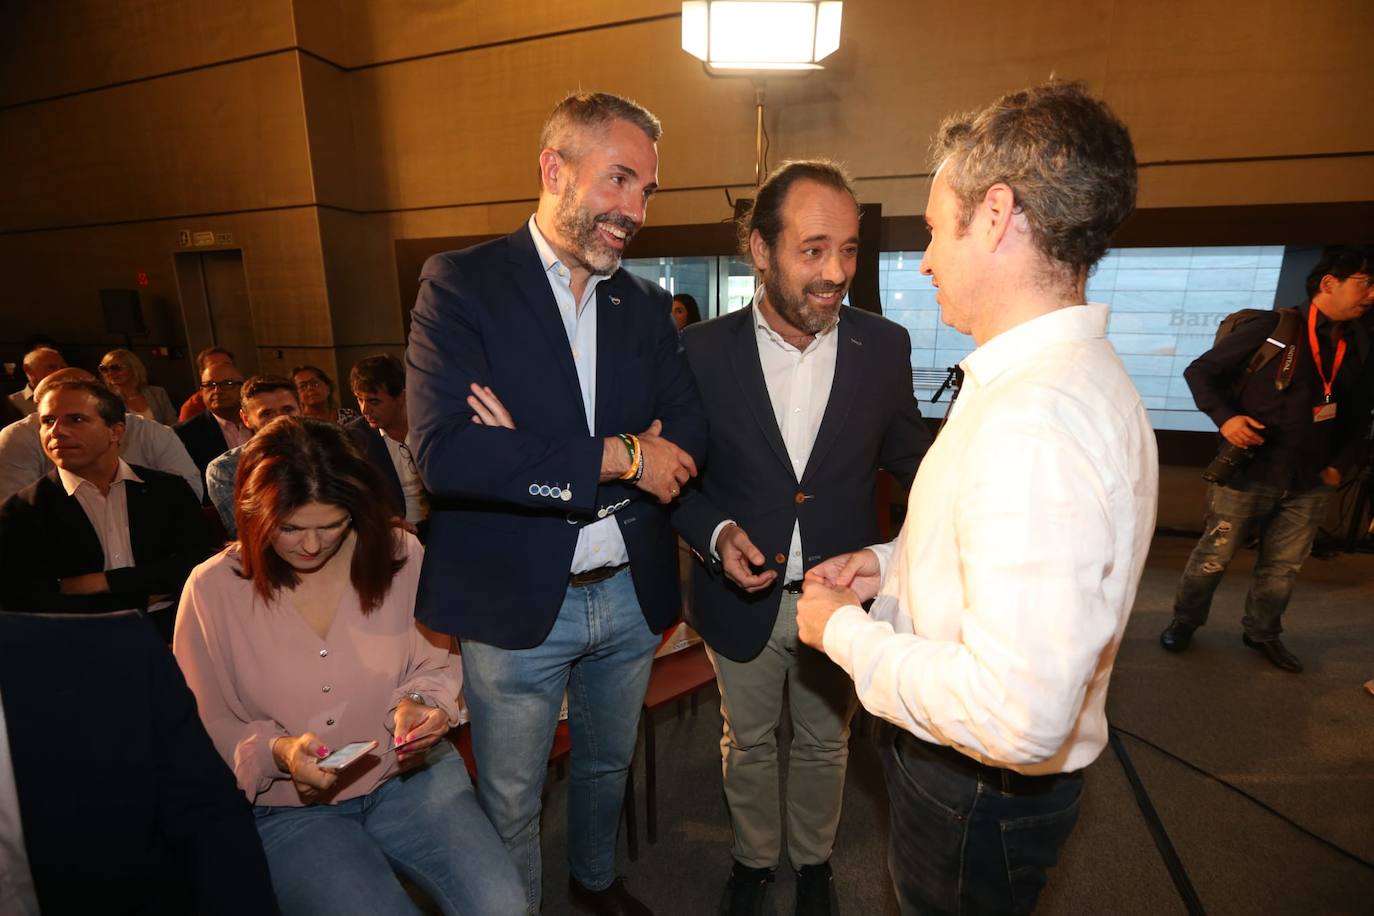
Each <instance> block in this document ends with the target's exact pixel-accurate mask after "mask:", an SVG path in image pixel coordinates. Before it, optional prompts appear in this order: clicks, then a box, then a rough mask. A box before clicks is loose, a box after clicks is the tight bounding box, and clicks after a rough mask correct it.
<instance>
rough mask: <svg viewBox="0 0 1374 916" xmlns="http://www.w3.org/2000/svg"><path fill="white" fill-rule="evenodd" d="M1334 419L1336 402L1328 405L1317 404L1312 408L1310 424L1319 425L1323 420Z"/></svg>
mask: <svg viewBox="0 0 1374 916" xmlns="http://www.w3.org/2000/svg"><path fill="white" fill-rule="evenodd" d="M1334 419H1336V402H1335V401H1332V402H1331V403H1330V404H1319V405H1317V406H1316V407H1313V408H1312V422H1313V423H1320V422H1321V421H1323V420H1334Z"/></svg>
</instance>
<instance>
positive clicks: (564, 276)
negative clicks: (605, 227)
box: [497, 216, 630, 573]
mask: <svg viewBox="0 0 1374 916" xmlns="http://www.w3.org/2000/svg"><path fill="white" fill-rule="evenodd" d="M529 226H530V235H531V236H533V237H534V247H535V250H537V251H538V252H539V260H540V261H542V262H543V264H544V276H545V277H546V278H547V279H548V281H549V289H551V290H553V298H554V299H555V300H556V301H557V302H558V314H559V317H561V318H562V319H563V330H564V331H566V332H567V335H568V346H569V347H571V348H572V357H573V365H574V366H576V368H577V384H578V387H580V388H581V389H582V409H583V411H584V412H585V413H586V415H587V434H588V435H591V436H595V435H596V419H595V418H596V288H597V286H598V285H600V283H601V281H602V280H606V279H608V277H605V276H602V275H600V274H592V276H591V279H590V280H588V281H587V287H586V289H584V290H582V299H581V301H577V300H575V299H573V293H572V271H570V270H569V269H568V268H567V267H566V266H564V264H563V262H562V261H560V260H558V255H557V254H555V253H554V250H553V248H551V247H550V246H549V243H548V240H547V239H545V238H544V234H543V233H542V232H540V231H539V225H538V224H537V223H536V222H535V220H534V217H533V216H531V217H530V223H529ZM500 394H501V393H500V392H499V391H498V392H497V396H498V397H499V396H500ZM517 422H518V421H517ZM629 560H630V555H629V553H628V552H626V550H625V538H623V537H622V536H621V534H620V523H619V522H617V521H616V520H615V517H614V516H607V517H606V518H603V519H601V520H599V521H596V522H593V523H592V524H590V525H587V526H585V527H584V528H583V529H582V530H581V531H579V532H578V533H577V549H576V550H574V551H573V560H572V569H571V570H570V571H571V572H574V573H580V572H586V571H588V570H590V569H599V568H600V567H602V566H619V565H620V564H621V563H628V562H629Z"/></svg>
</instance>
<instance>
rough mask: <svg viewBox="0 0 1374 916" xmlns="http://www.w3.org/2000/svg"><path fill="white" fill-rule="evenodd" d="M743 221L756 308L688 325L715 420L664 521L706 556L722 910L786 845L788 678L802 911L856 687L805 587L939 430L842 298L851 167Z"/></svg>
mask: <svg viewBox="0 0 1374 916" xmlns="http://www.w3.org/2000/svg"><path fill="white" fill-rule="evenodd" d="M747 228H748V234H747V237H746V238H747V254H748V255H749V256H750V257H751V259H752V261H753V264H754V268H755V270H756V271H757V272H758V275H759V279H760V286H759V288H758V290H757V292H756V293H755V296H754V303H753V305H752V306H751V307H749V308H745V309H742V310H740V311H738V312H735V313H733V314H730V315H726V316H725V317H722V318H718V319H716V320H714V321H709V322H707V323H705V324H699V325H695V326H693V327H690V328H687V329H686V330H685V331H684V332H683V336H682V341H683V346H684V347H685V349H686V352H687V358H688V361H689V362H690V364H691V367H692V371H693V374H694V375H695V376H696V379H697V384H698V387H699V388H700V390H701V396H702V401H703V403H704V404H705V406H706V415H707V416H708V417H709V418H710V426H711V435H710V444H709V446H708V449H707V465H706V466H707V470H706V471H705V473H704V474H703V475H702V477H701V478H700V480H699V481H698V482H696V483H694V484H693V485H691V486H689V487H688V491H687V493H686V494H685V495H684V496H683V498H682V499H681V501H680V503H679V505H678V507H677V508H676V510H675V511H674V516H673V520H674V523H675V524H676V526H677V528H678V530H679V532H681V534H682V535H683V537H684V538H685V539H686V540H687V542H688V544H689V545H690V546H691V547H692V548H693V550H694V551H695V552H696V554H697V555H698V557H700V558H702V560H703V562H702V563H701V564H699V565H698V566H697V567H696V568H695V570H694V574H693V608H692V612H693V618H694V619H693V623H694V624H695V626H696V628H697V629H698V631H699V632H700V633H701V635H702V636H703V638H704V639H705V640H706V643H707V645H708V647H709V648H710V650H711V653H710V654H711V660H712V662H713V664H714V665H715V668H716V677H717V682H718V684H719V686H720V691H721V714H722V718H723V719H724V727H725V740H724V741H723V742H722V745H721V752H722V755H723V757H724V766H723V773H724V782H725V797H726V801H727V803H728V805H729V809H730V820H731V825H732V827H733V828H734V837H735V839H734V846H733V849H732V853H733V857H734V866H733V869H732V872H731V876H730V880H729V882H728V883H727V885H726V891H725V894H724V899H723V900H722V904H721V912H722V913H728V914H731V916H754V914H756V913H758V912H759V911H760V908H761V906H762V904H763V897H764V893H765V890H766V888H767V885H768V884H769V883H770V882H771V881H772V879H773V872H774V870H775V869H776V868H777V866H778V862H779V859H780V857H781V853H782V837H783V827H782V820H781V817H780V813H779V805H778V789H779V786H778V769H779V754H778V747H777V739H776V731H777V728H778V723H779V720H780V717H781V716H782V707H783V697H784V687H786V688H787V692H786V696H787V698H788V707H789V711H790V714H791V718H792V722H793V737H792V747H791V753H790V755H789V760H788V776H787V805H786V808H787V831H786V834H787V847H788V858H789V860H790V862H791V865H792V867H793V868H794V869H796V870H797V881H796V887H797V897H796V912H797V913H805V914H820V913H829V912H831V903H832V895H833V889H832V884H833V879H832V875H831V870H830V864H829V860H830V853H831V849H832V847H833V846H834V841H835V831H836V828H837V827H838V825H839V819H840V802H841V797H842V795H843V792H844V774H845V764H846V761H847V758H848V741H849V722H850V719H851V718H852V716H853V714H854V710H855V707H856V701H855V698H854V691H853V689H852V687H851V686H850V682H849V679H848V678H847V677H846V676H845V673H844V672H843V671H842V670H840V669H839V668H837V667H836V666H835V665H834V664H832V663H831V662H830V660H829V659H827V658H826V657H825V655H824V654H822V653H820V652H817V651H815V650H814V649H811V648H809V647H807V646H805V645H802V644H800V643H799V642H798V640H797V623H796V609H797V598H798V595H799V593H800V591H801V582H802V577H803V575H804V573H805V571H806V570H807V569H808V568H809V567H811V566H813V565H815V564H816V563H818V562H820V561H821V560H823V559H825V558H826V557H830V556H833V555H834V554H835V553H836V552H837V551H848V550H855V549H857V548H860V547H863V546H865V545H867V544H869V543H872V542H873V539H874V538H877V537H878V534H879V529H878V521H877V516H876V513H875V510H874V485H875V479H876V475H877V472H878V470H879V469H880V468H884V469H886V470H888V471H890V472H891V473H892V474H894V475H895V476H896V477H897V478H898V480H899V481H901V482H902V483H903V484H907V483H909V482H910V480H911V478H912V477H913V476H914V475H915V472H916V465H917V464H918V462H919V461H920V459H921V456H922V455H923V454H925V450H926V448H927V447H928V446H929V444H930V434H929V432H928V431H927V430H926V427H925V424H924V422H923V421H922V420H921V415H920V411H919V410H918V409H917V406H916V399H915V398H914V397H913V396H912V388H911V343H910V339H909V337H908V335H907V332H906V330H905V329H904V328H902V327H901V326H900V325H897V324H894V323H893V322H891V321H888V320H886V319H884V318H882V317H879V316H877V315H872V314H870V313H867V312H862V311H858V310H856V309H851V308H842V307H841V302H842V300H843V299H844V295H845V292H846V290H847V289H848V287H849V284H850V281H851V280H852V279H853V276H854V269H855V265H856V260H857V254H858V246H859V205H858V201H857V199H856V198H855V196H854V190H853V187H852V186H851V184H850V182H849V179H848V178H847V176H846V175H845V174H844V172H843V171H842V170H841V168H840V167H839V166H838V165H836V164H834V163H831V162H828V161H824V160H808V161H799V162H788V163H784V164H783V165H782V166H781V167H779V168H778V169H777V170H776V171H775V172H774V173H773V174H772V175H771V176H769V178H768V180H767V181H765V182H764V184H763V185H762V186H761V187H760V188H759V190H758V192H757V194H756V195H755V204H754V207H753V210H752V212H751V214H750V216H749V222H748V227H747Z"/></svg>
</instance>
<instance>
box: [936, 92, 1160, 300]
mask: <svg viewBox="0 0 1374 916" xmlns="http://www.w3.org/2000/svg"><path fill="white" fill-rule="evenodd" d="M933 152H934V159H935V163H936V166H937V168H942V169H943V170H944V175H945V180H946V181H948V182H949V187H950V189H951V190H952V191H953V192H954V194H955V196H956V197H957V198H958V199H959V232H960V233H961V234H962V233H963V232H964V231H965V230H967V229H968V226H969V223H970V222H971V221H972V219H973V213H974V211H975V210H976V209H977V207H978V204H979V203H980V202H981V201H982V199H983V197H984V195H985V194H987V191H988V188H990V187H992V186H993V185H994V184H999V183H1002V184H1006V185H1008V186H1010V187H1011V189H1012V192H1013V193H1014V194H1015V196H1016V206H1017V207H1018V208H1019V209H1020V211H1021V212H1022V213H1023V214H1024V215H1025V217H1026V222H1027V223H1028V224H1029V225H1030V231H1031V238H1032V239H1033V240H1034V242H1035V247H1036V248H1037V249H1038V250H1039V251H1040V253H1041V254H1042V255H1044V256H1045V257H1046V258H1047V259H1048V260H1049V261H1050V263H1051V264H1057V265H1060V266H1061V267H1064V268H1067V269H1068V270H1069V271H1070V272H1071V273H1072V274H1073V276H1074V277H1078V276H1080V275H1081V274H1083V273H1085V272H1086V271H1087V270H1088V269H1089V268H1091V267H1092V266H1093V265H1094V264H1096V263H1097V262H1098V260H1100V259H1101V257H1102V255H1104V254H1105V253H1106V251H1107V246H1108V245H1109V244H1110V243H1111V237H1112V233H1114V232H1115V231H1116V230H1117V228H1118V227H1119V226H1120V225H1121V224H1122V223H1123V222H1124V221H1125V219H1126V217H1128V216H1130V215H1131V211H1132V210H1134V209H1135V195H1136V164H1135V148H1134V146H1132V144H1131V134H1130V131H1128V130H1127V129H1126V125H1125V124H1123V123H1122V122H1121V121H1120V120H1118V119H1117V117H1116V115H1114V114H1112V111H1111V109H1109V108H1108V107H1107V106H1106V104H1105V103H1103V102H1102V101H1100V100H1098V99H1095V98H1093V97H1092V96H1091V95H1089V94H1088V91H1087V88H1086V87H1085V86H1084V85H1083V84H1082V83H1076V82H1075V83H1064V82H1049V83H1045V84H1043V85H1041V86H1036V87H1034V88H1032V89H1023V90H1021V91H1020V92H1012V93H1009V94H1007V95H1004V96H1002V98H1000V99H998V100H997V101H996V102H993V103H992V104H991V105H989V106H988V107H987V108H985V109H983V110H982V111H979V112H973V113H970V114H965V115H957V116H955V117H953V118H949V119H947V120H946V121H945V122H944V123H943V124H942V125H941V126H940V131H939V133H938V135H937V136H936V138H935V145H934V148H933Z"/></svg>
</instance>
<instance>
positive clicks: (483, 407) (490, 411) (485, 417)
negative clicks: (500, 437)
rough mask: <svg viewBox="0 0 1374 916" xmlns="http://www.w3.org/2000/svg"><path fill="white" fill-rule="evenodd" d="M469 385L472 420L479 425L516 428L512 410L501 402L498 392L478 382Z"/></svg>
mask: <svg viewBox="0 0 1374 916" xmlns="http://www.w3.org/2000/svg"><path fill="white" fill-rule="evenodd" d="M468 387H469V388H471V389H472V394H470V395H468V406H469V407H471V408H472V422H474V423H476V424H477V425H478V426H504V427H505V428H506V429H515V420H513V419H511V415H510V411H508V410H506V405H505V404H502V403H501V399H500V398H498V397H497V396H496V392H494V391H492V390H491V389H490V388H488V387H487V386H486V385H479V384H477V383H476V382H473V383H472V384H471V385H469V386H468Z"/></svg>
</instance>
